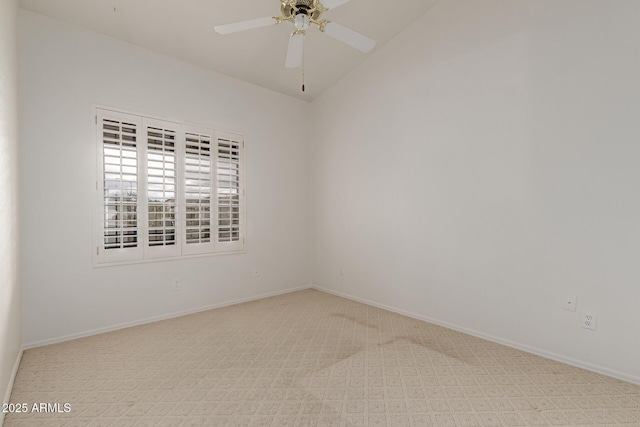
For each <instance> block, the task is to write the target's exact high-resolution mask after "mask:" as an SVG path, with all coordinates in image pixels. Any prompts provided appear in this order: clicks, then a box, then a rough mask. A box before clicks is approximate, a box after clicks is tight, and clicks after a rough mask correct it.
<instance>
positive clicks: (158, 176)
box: [143, 119, 180, 258]
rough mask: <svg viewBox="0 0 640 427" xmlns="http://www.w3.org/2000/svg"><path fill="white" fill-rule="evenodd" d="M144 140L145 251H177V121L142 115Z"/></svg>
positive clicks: (165, 253) (170, 253) (155, 253)
mask: <svg viewBox="0 0 640 427" xmlns="http://www.w3.org/2000/svg"><path fill="white" fill-rule="evenodd" d="M143 124H144V128H145V131H146V142H147V182H146V184H147V188H146V190H147V191H146V196H147V204H146V205H147V224H146V225H147V252H148V256H149V257H151V258H158V257H169V256H176V255H180V247H179V245H178V242H177V238H178V231H177V218H176V211H177V179H178V177H177V163H178V161H177V151H176V150H177V148H178V147H177V144H178V133H179V132H178V129H179V125H177V124H175V123H171V122H162V121H159V120H151V119H144V120H143Z"/></svg>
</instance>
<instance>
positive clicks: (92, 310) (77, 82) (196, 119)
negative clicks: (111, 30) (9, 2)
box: [20, 11, 311, 346]
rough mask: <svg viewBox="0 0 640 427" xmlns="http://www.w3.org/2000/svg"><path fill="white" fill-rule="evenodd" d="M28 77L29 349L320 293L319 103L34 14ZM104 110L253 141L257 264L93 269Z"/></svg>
mask: <svg viewBox="0 0 640 427" xmlns="http://www.w3.org/2000/svg"><path fill="white" fill-rule="evenodd" d="M20 73H21V74H20V91H21V92H20V101H21V105H20V113H21V118H20V138H21V153H20V166H21V176H20V178H21V184H20V189H21V202H22V208H23V209H22V217H21V218H22V223H21V233H22V275H23V280H24V305H25V307H24V310H25V325H24V327H25V343H26V345H27V346H30V345H33V344H35V343H42V342H46V341H48V340H55V339H58V338H60V337H65V336H73V335H77V334H83V333H87V332H90V331H94V330H96V329H101V328H109V327H112V326H115V325H119V324H123V323H130V322H137V321H140V320H144V319H148V318H153V317H155V316H164V315H167V314H170V313H176V312H182V311H186V310H193V309H197V308H200V307H206V306H210V305H215V304H221V303H225V302H228V301H233V300H238V299H242V298H250V297H256V296H259V295H263V294H267V293H272V292H277V291H282V290H287V289H292V288H296V287H301V286H307V285H308V283H309V266H308V261H309V256H308V252H309V246H310V243H309V242H310V239H309V218H310V213H309V206H310V196H309V194H308V182H309V179H308V177H309V168H310V157H309V154H310V147H309V143H308V141H305V140H304V139H300V138H299V137H297V135H304V134H305V133H306V132H305V121H306V119H307V118H308V117H309V112H310V108H311V107H310V104H308V103H306V102H303V101H299V100H295V99H293V98H290V97H287V96H284V95H279V94H276V93H275V92H271V91H268V90H265V89H261V88H258V87H257V86H253V85H250V84H247V83H243V82H240V81H237V80H234V79H230V78H228V77H224V76H221V75H218V74H214V73H211V72H209V71H206V70H203V69H199V68H196V67H193V66H189V65H186V64H184V63H181V62H179V61H177V60H173V59H169V58H166V57H163V56H161V55H158V54H155V53H152V52H149V51H146V50H143V49H140V48H137V47H134V46H131V45H128V44H125V43H122V42H118V41H115V40H112V39H109V38H106V37H104V36H100V35H97V34H95V33H91V32H88V31H84V30H82V29H79V28H75V27H71V26H68V25H66V24H63V23H60V22H58V21H54V20H52V19H49V18H45V17H43V16H40V15H36V14H33V13H30V12H25V11H21V12H20ZM92 104H101V105H107V106H112V107H119V108H122V109H126V110H131V111H136V112H140V113H146V114H149V115H152V116H158V117H163V118H168V119H173V120H178V121H186V122H192V123H200V124H203V125H210V126H216V127H222V128H227V129H232V130H238V131H244V132H246V134H247V143H246V172H247V184H246V185H247V188H246V189H247V218H248V228H247V230H248V234H247V247H248V250H247V253H246V254H242V255H227V256H216V257H207V258H198V259H189V260H179V261H169V262H158V263H152V264H138V265H130V266H118V267H106V268H92V258H91V257H92V253H93V252H92V251H93V250H95V246H96V242H95V241H94V233H93V230H94V228H93V227H94V220H96V218H94V217H93V216H94V212H95V205H94V203H95V200H96V197H95V179H96V178H95V172H96V171H95V163H96V162H95V158H96V154H95V153H96V151H95V150H96V148H95V147H96V142H95V137H94V130H93V129H94V128H93V122H92V115H91V111H92V109H91V106H92ZM254 269H257V270H258V271H259V276H258V277H255V278H254V277H253V276H252V271H253V270H254ZM173 278H180V279H181V280H182V284H183V285H182V286H183V290H182V291H181V292H177V293H176V292H173V291H172V290H171V283H172V279H173Z"/></svg>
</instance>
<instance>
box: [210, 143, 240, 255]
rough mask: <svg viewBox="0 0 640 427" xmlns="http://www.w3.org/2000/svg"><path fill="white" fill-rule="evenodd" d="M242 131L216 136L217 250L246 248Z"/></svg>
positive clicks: (228, 250) (225, 250)
mask: <svg viewBox="0 0 640 427" xmlns="http://www.w3.org/2000/svg"><path fill="white" fill-rule="evenodd" d="M243 141H244V138H243V137H242V135H236V134H230V133H218V134H217V138H216V142H217V144H216V154H217V159H216V160H217V161H216V181H217V187H216V193H217V194H216V201H217V206H216V252H230V251H240V250H243V249H244V234H245V232H244V228H245V225H244V177H243V172H244V171H243V157H244V155H243V154H244V153H243Z"/></svg>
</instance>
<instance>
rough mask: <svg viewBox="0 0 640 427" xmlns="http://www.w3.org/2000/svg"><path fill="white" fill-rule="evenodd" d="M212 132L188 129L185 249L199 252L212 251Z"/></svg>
mask: <svg viewBox="0 0 640 427" xmlns="http://www.w3.org/2000/svg"><path fill="white" fill-rule="evenodd" d="M212 141H213V136H212V135H211V132H206V130H198V129H189V130H187V131H186V132H185V155H184V159H185V161H184V168H185V169H184V179H185V186H184V188H185V198H184V200H185V217H186V218H185V232H184V234H185V244H184V247H183V252H185V253H187V254H197V253H205V252H212V251H213V247H214V245H213V240H212V237H211V234H212V227H211V202H212V200H211V194H212V191H211V190H212V188H213V185H214V183H213V182H212V173H211V171H212V166H213V150H212Z"/></svg>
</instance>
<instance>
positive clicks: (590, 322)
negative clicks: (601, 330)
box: [580, 312, 598, 331]
mask: <svg viewBox="0 0 640 427" xmlns="http://www.w3.org/2000/svg"><path fill="white" fill-rule="evenodd" d="M580 326H582V327H583V328H585V329H591V330H592V331H595V330H596V329H598V316H597V315H596V314H594V313H586V312H585V313H582V320H581V322H580Z"/></svg>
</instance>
